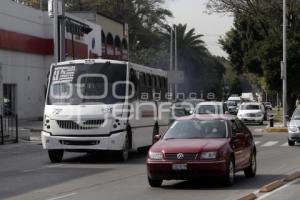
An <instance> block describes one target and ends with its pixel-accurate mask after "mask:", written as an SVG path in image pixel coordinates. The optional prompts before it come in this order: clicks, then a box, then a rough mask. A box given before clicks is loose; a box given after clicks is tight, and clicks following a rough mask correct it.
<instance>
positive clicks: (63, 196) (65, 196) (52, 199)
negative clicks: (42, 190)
mask: <svg viewBox="0 0 300 200" xmlns="http://www.w3.org/2000/svg"><path fill="white" fill-rule="evenodd" d="M76 194H77V193H70V194H65V195H62V196H57V197H54V198H50V199H47V200H57V199H64V198H67V197H70V196H74V195H76Z"/></svg>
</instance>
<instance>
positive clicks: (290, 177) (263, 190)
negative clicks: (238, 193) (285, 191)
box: [237, 171, 300, 200]
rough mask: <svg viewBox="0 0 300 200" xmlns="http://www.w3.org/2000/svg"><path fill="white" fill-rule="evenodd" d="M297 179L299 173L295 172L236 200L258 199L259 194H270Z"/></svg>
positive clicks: (299, 175) (299, 176)
mask: <svg viewBox="0 0 300 200" xmlns="http://www.w3.org/2000/svg"><path fill="white" fill-rule="evenodd" d="M298 178H300V171H296V172H294V173H292V174H289V175H287V176H286V177H285V178H283V179H280V180H276V181H273V182H271V183H269V184H266V185H264V186H262V187H261V188H260V189H259V190H258V191H257V192H254V193H250V194H247V195H245V196H243V197H241V198H239V199H237V200H255V199H257V198H259V195H260V194H261V193H268V192H271V191H273V190H275V189H278V188H280V187H282V186H283V185H285V184H287V183H289V182H291V181H294V180H296V179H298Z"/></svg>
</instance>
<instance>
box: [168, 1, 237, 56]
mask: <svg viewBox="0 0 300 200" xmlns="http://www.w3.org/2000/svg"><path fill="white" fill-rule="evenodd" d="M207 1H208V0H167V1H166V6H167V8H168V9H170V10H171V11H172V13H173V15H174V18H171V19H169V23H174V24H177V23H182V24H188V28H189V29H190V28H195V29H196V33H198V34H203V35H204V37H203V40H204V41H205V42H206V44H207V48H208V49H209V51H210V52H211V53H212V54H213V55H218V56H224V57H227V54H226V53H225V52H224V51H223V50H222V49H221V47H220V45H219V44H218V39H219V38H220V37H221V36H224V35H225V33H226V32H227V31H229V30H230V28H231V27H232V24H233V17H231V16H229V15H225V14H207V13H206V10H207V9H206V2H207Z"/></svg>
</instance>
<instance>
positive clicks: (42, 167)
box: [23, 164, 64, 173]
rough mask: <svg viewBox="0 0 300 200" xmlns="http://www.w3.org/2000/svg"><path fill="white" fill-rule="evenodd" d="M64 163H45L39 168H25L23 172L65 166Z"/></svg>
mask: <svg viewBox="0 0 300 200" xmlns="http://www.w3.org/2000/svg"><path fill="white" fill-rule="evenodd" d="M63 165H64V164H56V165H44V166H41V167H38V168H34V169H25V170H23V172H24V173H28V172H34V171H39V170H42V169H47V168H55V167H61V166H63Z"/></svg>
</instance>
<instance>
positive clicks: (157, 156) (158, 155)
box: [149, 151, 163, 160]
mask: <svg viewBox="0 0 300 200" xmlns="http://www.w3.org/2000/svg"><path fill="white" fill-rule="evenodd" d="M149 158H150V159H152V160H162V158H163V154H162V153H161V152H151V151H150V152H149Z"/></svg>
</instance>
